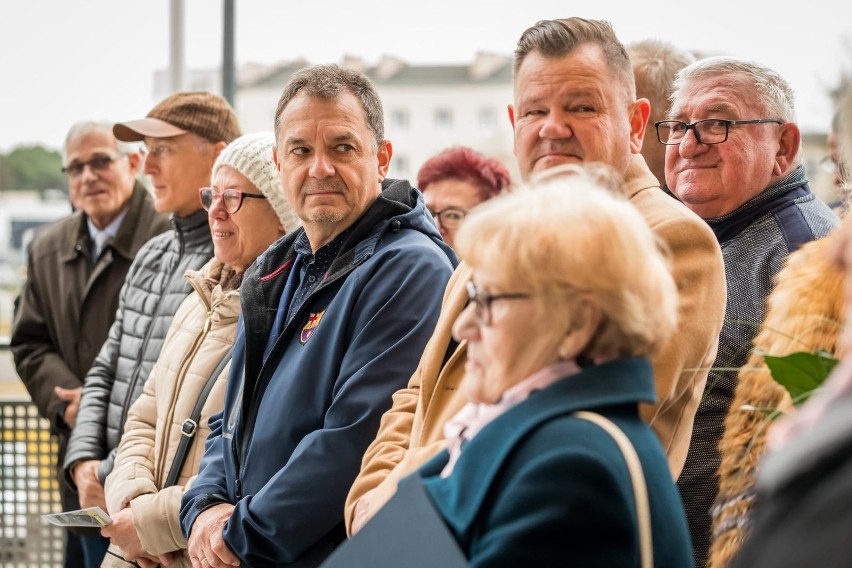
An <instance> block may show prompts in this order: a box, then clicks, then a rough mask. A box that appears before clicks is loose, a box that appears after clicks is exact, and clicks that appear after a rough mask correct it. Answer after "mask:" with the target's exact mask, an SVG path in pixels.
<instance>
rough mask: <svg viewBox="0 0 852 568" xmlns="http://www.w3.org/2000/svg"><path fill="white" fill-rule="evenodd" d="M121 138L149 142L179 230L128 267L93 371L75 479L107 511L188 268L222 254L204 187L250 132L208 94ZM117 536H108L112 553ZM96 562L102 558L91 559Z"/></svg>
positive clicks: (75, 449) (84, 502) (118, 132)
mask: <svg viewBox="0 0 852 568" xmlns="http://www.w3.org/2000/svg"><path fill="white" fill-rule="evenodd" d="M113 133H114V134H115V137H116V138H118V139H119V140H122V141H127V142H131V141H143V142H144V143H145V146H146V147H147V153H146V156H145V164H144V172H145V173H146V174H147V175H148V176H149V177H150V179H151V185H152V186H153V188H154V200H155V203H154V206H155V208H156V210H157V211H159V212H161V213H169V214H171V223H172V228H173V230H171V231H168V232H166V233H163V234H162V235H159V236H157V237H155V238H153V239H151V240H150V241H148V242H147V243H146V244H145V245H144V246H143V247H142V248H141V249H140V250H139V252H138V254H137V256H136V260H135V261H134V263H133V265H132V266H131V267H130V270H129V272H128V273H127V279H126V281H125V285H124V287H123V288H122V290H121V295H120V297H119V304H118V311H117V312H116V318H115V322H114V323H113V325H112V327H111V328H110V331H109V335H108V337H107V340H106V342H105V343H104V345H103V347H101V350H100V352H99V353H98V355H97V357H96V358H95V362H94V364H93V365H92V368H91V369H90V370H89V372H88V374H87V375H86V379H85V384H84V387H83V395H82V398H81V401H80V409H79V411H78V415H77V424H76V426H75V428H74V430H73V432H72V434H71V439H70V440H69V442H68V451H67V453H66V456H65V463H64V472H65V477H66V479H67V480H68V482H69V483H71V485H72V487H76V489H77V491H78V493H79V495H80V505H81V506H82V507H92V506H100V507H101V508H104V509H105V508H106V505H105V502H104V493H103V484H104V480H105V479H106V476H107V475H108V474H109V473H110V471H111V470H112V466H113V460H114V458H115V452H116V448H117V447H118V442H119V440H120V438H121V433H122V431H123V429H124V423H125V421H126V419H127V411H128V409H129V408H130V405H131V404H132V403H133V401H134V400H136V398H137V397H138V396H139V395H140V394H141V392H142V386H143V385H144V383H145V380H146V379H147V377H148V374H149V373H150V371H151V368H152V366H153V364H154V362H155V361H156V359H157V356H158V355H159V353H160V349H161V347H162V345H163V341H164V339H165V335H166V331H167V330H168V328H169V324H170V322H171V320H172V317H173V316H174V314H175V311H176V310H177V308H178V306H179V305H180V303H181V302H182V301H183V299H184V298H185V297H186V296H187V295H188V294H189V292H190V287H189V284H188V282H187V281H186V279H185V278H184V276H183V275H184V272H186V271H187V270H198V269H200V268H201V267H202V266H203V265H204V264H205V263H206V262H207V261H208V260H209V259H210V257H211V256H212V255H213V245H212V242H211V237H210V230H209V227H208V224H207V212H206V211H204V210H203V209H202V208H201V202H200V200H199V198H198V190H199V188H201V187H204V186H207V185H209V183H210V171H211V168H212V167H213V162H214V161H215V160H216V156H218V155H219V153H220V152H221V151H222V149H223V148H224V147H225V146H226V145H227V143H228V142H230V141H231V140H233V139H235V138H237V137H238V136H240V134H241V133H240V127H239V124H238V123H237V118H236V115H235V114H234V111H233V109H232V108H231V107H230V105H229V104H228V103H227V102H226V101H225V100H224V99H222V98H221V97H219V96H216V95H213V94H211V93H204V92H183V93H177V94H174V95H171V96H169V97H167V98H166V99H165V100H163V101H162V102H160V104H158V105H157V106H155V107H154V108H153V109H152V110H151V112H149V113H148V115H147V116H146V117H145V118H143V119H140V120H133V121H129V122H123V123H119V124H116V125H115V126H114V128H113ZM108 542H109V541H108V540H106V539H104V551H105V550H106V545H107V544H108ZM86 560H87V566H91V567H96V566H100V563H101V560H102V558H89V557H87V559H86Z"/></svg>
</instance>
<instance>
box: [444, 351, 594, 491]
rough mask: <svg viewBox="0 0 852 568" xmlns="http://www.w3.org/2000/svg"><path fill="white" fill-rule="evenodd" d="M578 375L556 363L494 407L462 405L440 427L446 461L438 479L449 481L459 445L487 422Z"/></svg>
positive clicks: (574, 368)
mask: <svg viewBox="0 0 852 568" xmlns="http://www.w3.org/2000/svg"><path fill="white" fill-rule="evenodd" d="M579 372H580V368H579V367H578V366H577V363H576V362H575V361H560V362H559V363H555V364H553V365H550V366H549V367H545V368H544V369H542V370H540V371H538V372H536V373H533V374H532V375H531V376H529V377H527V378H526V379H524V380H522V381H521V382H519V383H518V384H516V385H515V386H513V387H511V388H509V389H508V390H507V391H506V392H504V393H503V396H502V397H500V400H499V401H497V402H496V403H495V404H485V403H480V402H468V403H467V404H466V405H464V406H463V407H462V409H461V410H459V412H458V414H456V415H455V416H453V417H452V418H450V419H449V420H448V421H447V423H446V424H444V437H445V438H446V440H447V450H448V451H449V452H450V459H449V461H448V462H447V465H446V466H444V469H443V470H442V471H441V477H443V478H446V477H449V475H450V474H451V473H452V472H453V468H454V467H455V465H456V462H457V461H458V459H459V456H460V455H461V452H462V444H463V443H467V442H469V441H470V440H471V439H473V437H474V436H476V435H477V434H478V433H479V431H480V430H482V429H483V428H485V426H487V425H488V424H489V423H490V422H491V421H493V420H494V419H495V418H497V417H498V416H500V415H501V414H503V413H504V412H506V411H507V410H509V409H510V408H512V407H513V406H515V405H516V404H518V403H521V402H523V401H525V400H526V399H527V398H528V397H529V396H530V394H532V393H533V392H534V391H537V390H542V389H545V388H547V387H549V386H550V385H552V384H553V383H555V382H556V381H558V380H559V379H562V378H564V377H568V376H570V375H575V374H577V373H579Z"/></svg>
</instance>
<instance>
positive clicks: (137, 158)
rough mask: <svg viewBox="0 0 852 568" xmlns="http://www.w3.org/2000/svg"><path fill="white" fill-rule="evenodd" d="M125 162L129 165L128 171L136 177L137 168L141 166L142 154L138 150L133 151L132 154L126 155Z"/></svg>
mask: <svg viewBox="0 0 852 568" xmlns="http://www.w3.org/2000/svg"><path fill="white" fill-rule="evenodd" d="M127 163H128V164H129V166H130V173H131V174H132V175H133V177H136V174H138V173H139V168H140V167H142V154H140V153H139V152H133V153H132V154H128V155H127Z"/></svg>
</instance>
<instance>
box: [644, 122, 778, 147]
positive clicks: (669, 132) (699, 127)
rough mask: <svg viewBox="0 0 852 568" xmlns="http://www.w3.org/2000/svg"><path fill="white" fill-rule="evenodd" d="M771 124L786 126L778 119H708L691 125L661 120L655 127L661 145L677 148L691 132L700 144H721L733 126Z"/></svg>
mask: <svg viewBox="0 0 852 568" xmlns="http://www.w3.org/2000/svg"><path fill="white" fill-rule="evenodd" d="M769 123H775V124H784V121H781V120H778V119H776V118H757V119H754V120H725V119H723V118H708V119H705V120H697V121H695V122H693V123H691V124H690V123H686V122H681V121H680V120H659V121H657V122H655V123H654V127H655V128H656V129H657V140H659V141H660V144H665V145H666V146H677V145H678V144H680V143H681V142H682V141H683V139H684V137H685V136H686V133H687V132H688V131H690V130H692V133H693V134H695V139H696V140H697V141H698V143H699V144H721V143H722V142H724V141H725V140H727V139H728V132H729V131H730V130H731V127H732V126H740V125H744V124H769Z"/></svg>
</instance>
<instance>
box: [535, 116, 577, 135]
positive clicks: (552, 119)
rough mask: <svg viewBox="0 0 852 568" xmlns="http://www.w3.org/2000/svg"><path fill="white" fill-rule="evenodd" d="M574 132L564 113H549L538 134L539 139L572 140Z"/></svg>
mask: <svg viewBox="0 0 852 568" xmlns="http://www.w3.org/2000/svg"><path fill="white" fill-rule="evenodd" d="M573 133H574V131H573V130H572V129H571V127H570V126H569V125H568V121H567V116H566V115H565V113H562V112H557V111H553V112H549V113H547V116H546V117H545V118H544V124H542V125H541V129H540V130H539V132H538V135H539V137H541V138H548V139H552V140H553V139H560V138H570V137H571V136H572V135H573Z"/></svg>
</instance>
